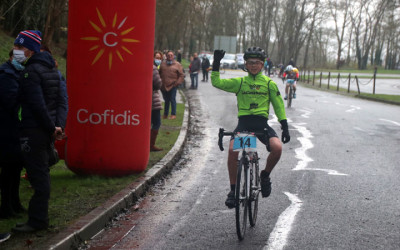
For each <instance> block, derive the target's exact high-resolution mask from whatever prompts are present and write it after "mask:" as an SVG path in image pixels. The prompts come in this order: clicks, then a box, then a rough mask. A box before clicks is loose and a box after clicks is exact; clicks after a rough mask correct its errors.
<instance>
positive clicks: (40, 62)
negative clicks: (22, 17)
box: [13, 30, 66, 233]
mask: <svg viewBox="0 0 400 250" xmlns="http://www.w3.org/2000/svg"><path fill="white" fill-rule="evenodd" d="M40 45H41V32H40V31H38V30H25V31H21V32H20V33H19V34H18V36H17V38H16V39H15V42H14V58H15V59H16V61H18V62H21V63H22V64H23V65H24V66H25V69H24V70H23V72H22V73H21V77H20V78H19V83H20V94H19V100H20V105H21V109H22V113H21V133H20V143H21V150H22V155H23V159H24V165H25V168H26V171H27V173H28V176H29V182H30V184H31V186H32V188H33V190H34V194H33V196H32V197H31V200H30V202H29V208H28V221H27V222H26V223H24V224H22V225H21V224H17V225H16V226H15V227H14V228H13V231H15V232H23V233H27V232H34V231H37V230H41V229H45V228H47V227H48V223H49V218H48V206H49V199H50V173H49V172H50V170H49V160H50V158H51V157H52V155H54V150H53V144H54V139H55V138H56V139H61V137H62V128H61V127H62V125H63V124H65V121H63V120H62V119H63V117H65V114H62V112H65V106H66V103H65V99H64V97H63V96H62V95H61V94H60V77H59V75H58V73H57V70H56V69H55V62H54V58H53V57H52V56H51V54H50V53H48V52H40ZM63 106H64V108H62V107H63Z"/></svg>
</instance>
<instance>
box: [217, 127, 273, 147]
mask: <svg viewBox="0 0 400 250" xmlns="http://www.w3.org/2000/svg"><path fill="white" fill-rule="evenodd" d="M252 134H254V135H256V136H263V135H265V134H267V129H266V128H265V129H264V131H263V132H261V133H260V132H253V133H252ZM226 135H229V136H233V135H235V133H234V132H225V129H223V128H220V129H219V132H218V146H219V149H220V150H221V151H224V146H223V145H222V138H223V137H224V136H226Z"/></svg>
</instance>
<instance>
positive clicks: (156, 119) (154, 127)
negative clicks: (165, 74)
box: [150, 51, 163, 151]
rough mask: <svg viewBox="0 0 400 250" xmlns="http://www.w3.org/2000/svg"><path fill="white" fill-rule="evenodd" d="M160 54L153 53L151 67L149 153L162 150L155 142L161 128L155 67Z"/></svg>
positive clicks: (158, 79) (157, 80) (159, 79)
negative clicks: (151, 95) (151, 92)
mask: <svg viewBox="0 0 400 250" xmlns="http://www.w3.org/2000/svg"><path fill="white" fill-rule="evenodd" d="M161 58H162V54H161V52H158V51H156V52H155V53H154V65H153V97H152V106H151V131H150V151H162V150H163V149H162V148H159V147H157V146H156V145H155V144H156V140H157V135H158V130H159V129H160V126H161V109H162V104H161V98H160V93H159V92H158V90H159V89H160V88H161V78H160V74H159V73H158V69H157V66H159V65H160V64H161Z"/></svg>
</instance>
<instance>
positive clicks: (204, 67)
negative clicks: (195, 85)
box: [201, 55, 210, 82]
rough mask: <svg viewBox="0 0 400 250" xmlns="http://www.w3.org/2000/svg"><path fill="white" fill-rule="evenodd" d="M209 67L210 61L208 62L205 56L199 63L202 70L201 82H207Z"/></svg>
mask: <svg viewBox="0 0 400 250" xmlns="http://www.w3.org/2000/svg"><path fill="white" fill-rule="evenodd" d="M209 67H210V60H208V58H207V56H206V55H204V56H203V60H202V61H201V69H202V70H203V80H201V81H202V82H208V68H209Z"/></svg>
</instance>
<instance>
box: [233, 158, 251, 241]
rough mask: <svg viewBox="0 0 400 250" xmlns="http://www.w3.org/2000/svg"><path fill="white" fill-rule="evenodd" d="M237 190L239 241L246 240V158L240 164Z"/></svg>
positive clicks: (236, 207) (236, 204)
mask: <svg viewBox="0 0 400 250" xmlns="http://www.w3.org/2000/svg"><path fill="white" fill-rule="evenodd" d="M236 177H237V179H236V190H235V210H236V211H235V212H236V232H237V235H238V238H239V240H243V239H244V234H245V233H246V225H247V208H248V207H247V205H248V200H247V197H248V193H247V172H246V168H245V162H244V157H242V158H241V159H240V161H239V164H238V170H237V176H236Z"/></svg>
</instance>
